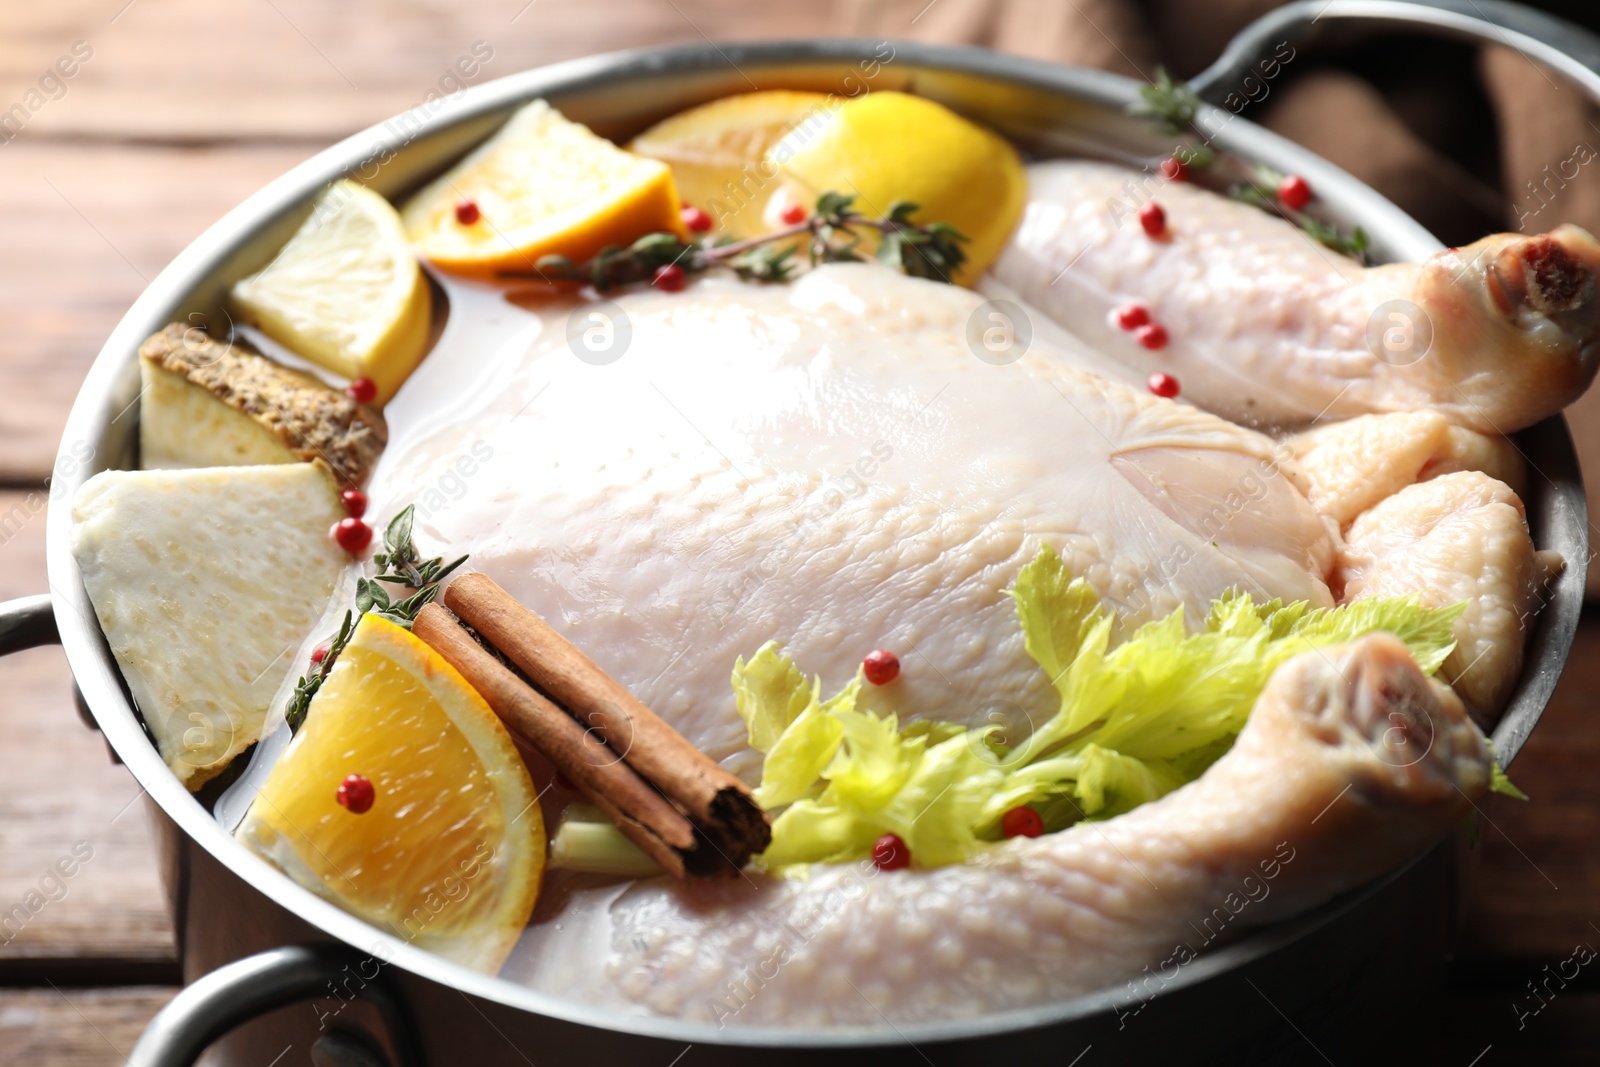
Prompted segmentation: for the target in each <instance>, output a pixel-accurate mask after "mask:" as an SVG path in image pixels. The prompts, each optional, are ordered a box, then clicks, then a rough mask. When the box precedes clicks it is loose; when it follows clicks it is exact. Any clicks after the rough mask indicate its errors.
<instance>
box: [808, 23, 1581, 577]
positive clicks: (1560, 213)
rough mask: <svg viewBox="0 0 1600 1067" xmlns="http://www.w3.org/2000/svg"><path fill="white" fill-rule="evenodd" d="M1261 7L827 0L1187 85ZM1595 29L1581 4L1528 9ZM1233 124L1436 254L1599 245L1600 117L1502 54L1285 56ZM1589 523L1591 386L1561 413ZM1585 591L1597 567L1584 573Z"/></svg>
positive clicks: (1443, 51)
mask: <svg viewBox="0 0 1600 1067" xmlns="http://www.w3.org/2000/svg"><path fill="white" fill-rule="evenodd" d="M1277 6H1278V4H1277V3H1275V2H1272V0H1205V2H1198V0H933V2H932V3H929V2H928V0H838V2H837V4H836V7H835V12H836V14H837V15H839V16H841V17H842V21H843V22H844V23H845V25H844V27H843V29H844V31H845V32H849V33H853V34H859V35H862V36H872V37H893V38H902V39H905V38H909V39H912V40H922V41H928V42H938V43H955V44H975V45H985V46H988V47H991V48H995V49H999V50H1001V51H1007V52H1014V53H1017V54H1019V55H1025V56H1029V57H1032V58H1035V59H1046V60H1054V61H1057V62H1062V63H1073V64H1078V65H1081V66H1091V67H1098V68H1100V69H1103V70H1109V71H1113V72H1115V73H1118V74H1125V75H1128V76H1130V77H1134V78H1140V79H1143V80H1146V81H1148V80H1151V79H1152V78H1153V77H1154V76H1155V70H1156V66H1157V64H1161V65H1164V66H1165V67H1166V68H1167V69H1168V70H1169V71H1171V72H1172V73H1173V75H1174V76H1176V77H1185V78H1187V77H1192V76H1194V75H1195V74H1197V73H1199V72H1200V71H1201V70H1204V69H1205V67H1206V66H1207V65H1209V64H1210V63H1211V62H1212V60H1214V59H1215V58H1216V57H1217V56H1218V55H1220V54H1221V53H1222V50H1223V48H1224V47H1225V46H1226V45H1227V43H1228V41H1229V40H1230V39H1231V38H1232V37H1233V36H1234V35H1235V34H1236V33H1238V32H1239V31H1240V30H1241V29H1243V28H1244V27H1245V26H1246V25H1247V24H1248V23H1250V22H1251V21H1253V20H1254V19H1256V18H1258V17H1259V16H1261V15H1262V14H1265V13H1266V12H1268V11H1270V10H1271V9H1273V8H1274V7H1277ZM1529 6H1532V7H1539V8H1543V9H1545V10H1548V11H1549V12H1550V13H1552V14H1556V15H1559V16H1561V17H1564V18H1567V19H1569V20H1572V21H1575V22H1579V23H1586V24H1588V28H1589V29H1590V31H1591V32H1600V5H1596V4H1594V2H1593V0H1571V2H1569V3H1566V4H1562V3H1559V2H1547V3H1534V4H1530V5H1529ZM1244 114H1245V115H1246V117H1248V118H1250V119H1252V120H1254V121H1256V122H1259V123H1261V124H1263V125H1265V126H1267V127H1268V128H1270V129H1272V130H1274V131H1276V132H1277V133H1280V134H1282V135H1284V136H1285V137H1288V138H1289V139H1291V140H1293V141H1296V142H1297V143H1299V144H1301V145H1304V146H1305V147H1307V148H1309V149H1311V150H1312V151H1314V152H1316V153H1317V154H1318V155H1320V156H1322V157H1324V158H1326V159H1328V160H1330V161H1332V162H1333V163H1335V164H1337V165H1338V166H1340V167H1342V168H1344V169H1345V170H1347V171H1349V172H1350V173H1351V174H1352V175H1354V176H1355V177H1357V178H1359V179H1360V180H1362V181H1364V182H1366V183H1367V184H1368V185H1371V186H1372V187H1373V188H1375V189H1377V190H1378V191H1379V192H1380V193H1382V194H1384V195H1385V196H1387V197H1388V198H1389V199H1391V200H1393V201H1394V202H1395V203H1396V204H1398V205H1399V206H1400V207H1401V208H1402V209H1404V210H1405V211H1407V212H1408V213H1409V214H1411V215H1412V216H1413V217H1414V218H1416V219H1417V221H1419V222H1421V223H1422V224H1423V225H1424V226H1426V227H1428V229H1430V230H1431V231H1433V233H1434V234H1436V235H1437V236H1438V237H1439V239H1440V240H1441V241H1443V242H1444V243H1446V244H1449V245H1462V244H1467V243H1469V242H1471V241H1473V240H1475V239H1476V238H1478V237H1481V236H1483V235H1484V234H1486V233H1492V232H1495V231H1498V230H1507V231H1524V232H1528V233H1539V232H1543V231H1546V230H1550V229H1553V228H1554V227H1556V226H1557V225H1559V224H1561V223H1564V222H1572V223H1576V224H1578V225H1579V226H1582V227H1584V228H1585V229H1587V230H1589V231H1590V232H1592V233H1595V234H1600V151H1597V150H1600V108H1596V107H1595V106H1594V105H1592V104H1591V103H1589V102H1588V101H1587V100H1586V98H1585V97H1584V95H1583V93H1582V91H1581V90H1579V89H1578V88H1577V87H1575V86H1573V85H1571V84H1569V83H1567V82H1565V81H1564V80H1563V79H1562V78H1561V77H1560V76H1559V75H1557V74H1554V73H1553V72H1551V71H1549V70H1548V69H1546V68H1544V67H1542V66H1540V65H1538V64H1536V63H1534V62H1533V61H1532V60H1531V59H1529V58H1527V57H1526V56H1525V55H1523V54H1521V53H1519V52H1516V51H1513V50H1511V49H1509V48H1504V47H1500V46H1498V45H1493V46H1482V47H1480V46H1475V45H1471V44H1466V43H1458V42H1444V41H1439V40H1429V39H1425V38H1422V37H1419V36H1416V35H1387V34H1386V35H1380V36H1375V37H1369V38H1364V39H1360V40H1352V41H1350V42H1349V43H1345V44H1341V45H1338V46H1324V45H1318V46H1316V47H1306V48H1303V49H1301V51H1300V53H1299V54H1298V55H1297V57H1296V59H1295V60H1294V62H1292V63H1291V64H1288V65H1286V66H1285V67H1284V69H1283V74H1282V75H1281V76H1280V77H1279V78H1277V79H1275V80H1274V81H1273V82H1272V83H1271V85H1270V87H1269V92H1268V94H1267V95H1266V96H1265V97H1264V98H1262V99H1261V100H1260V101H1259V102H1258V103H1256V104H1252V105H1250V106H1249V107H1248V108H1247V109H1246V110H1245V112H1244ZM1569 422H1570V425H1571V427H1572V431H1573V436H1574V437H1575V439H1576V440H1577V444H1578V453H1579V457H1580V459H1582V460H1584V461H1585V462H1584V466H1585V468H1586V469H1587V470H1588V473H1589V477H1588V482H1589V486H1590V491H1589V512H1590V521H1591V524H1593V523H1595V522H1596V521H1600V388H1596V389H1591V390H1590V391H1589V394H1588V395H1587V396H1585V397H1584V398H1583V399H1582V400H1580V401H1578V403H1577V404H1575V405H1574V406H1573V408H1572V409H1571V410H1570V411H1569ZM1589 588H1590V592H1591V595H1595V594H1597V593H1600V568H1595V569H1592V570H1591V574H1590V581H1589Z"/></svg>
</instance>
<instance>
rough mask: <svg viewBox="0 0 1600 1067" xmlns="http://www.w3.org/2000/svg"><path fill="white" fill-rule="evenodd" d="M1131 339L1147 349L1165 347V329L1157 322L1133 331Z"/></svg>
mask: <svg viewBox="0 0 1600 1067" xmlns="http://www.w3.org/2000/svg"><path fill="white" fill-rule="evenodd" d="M1133 339H1134V340H1135V341H1138V342H1139V343H1140V344H1142V345H1144V346H1145V347H1146V348H1149V349H1160V348H1166V347H1167V328H1166V327H1165V326H1163V325H1161V324H1160V323H1159V322H1152V323H1149V324H1147V325H1144V326H1141V327H1139V328H1138V329H1137V330H1134V331H1133Z"/></svg>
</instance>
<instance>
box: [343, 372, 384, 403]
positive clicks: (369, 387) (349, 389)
mask: <svg viewBox="0 0 1600 1067" xmlns="http://www.w3.org/2000/svg"><path fill="white" fill-rule="evenodd" d="M344 391H345V395H347V396H348V397H349V398H350V399H351V400H354V401H355V402H356V403H357V404H370V403H372V402H373V401H374V400H376V399H378V383H377V382H375V381H373V380H372V379H371V378H357V379H355V380H354V381H353V382H351V383H350V384H349V385H347V386H345V387H344Z"/></svg>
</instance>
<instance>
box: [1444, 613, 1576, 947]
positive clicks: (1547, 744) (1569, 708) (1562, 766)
mask: <svg viewBox="0 0 1600 1067" xmlns="http://www.w3.org/2000/svg"><path fill="white" fill-rule="evenodd" d="M1597 691H1600V622H1597V621H1593V620H1591V621H1587V622H1585V624H1584V625H1583V626H1582V628H1580V629H1579V631H1578V638H1577V641H1576V642H1575V643H1574V646H1573V649H1572V655H1571V656H1570V657H1569V658H1568V660H1567V666H1566V672H1565V673H1564V675H1563V676H1562V679H1561V684H1560V685H1559V686H1557V688H1556V692H1555V696H1554V697H1553V698H1552V700H1551V702H1550V706H1549V707H1548V708H1547V709H1546V711H1545V713H1544V717H1543V718H1542V719H1541V720H1540V722H1539V726H1538V728H1537V729H1536V730H1534V732H1533V735H1532V736H1531V737H1530V738H1529V739H1528V743H1527V745H1526V747H1524V748H1523V750H1522V752H1521V754H1520V755H1519V756H1518V757H1517V760H1516V762H1515V763H1514V764H1513V765H1512V767H1511V771H1510V773H1511V778H1512V780H1513V781H1515V782H1516V783H1517V784H1518V786H1520V787H1521V788H1522V790H1523V791H1524V792H1526V793H1527V794H1528V795H1529V797H1530V798H1531V799H1530V800H1529V801H1528V802H1526V803H1524V802H1522V801H1517V800H1513V799H1511V798H1509V797H1501V796H1495V797H1490V798H1489V799H1488V800H1487V801H1484V802H1483V803H1482V804H1481V808H1482V811H1483V814H1484V816H1485V824H1484V826H1483V834H1484V848H1483V866H1482V868H1481V870H1480V871H1479V877H1478V879H1477V882H1476V884H1475V885H1474V887H1473V896H1472V903H1471V910H1470V913H1469V918H1468V922H1467V928H1466V936H1465V945H1464V952H1463V955H1464V956H1465V957H1466V958H1467V959H1469V960H1479V961H1481V960H1495V959H1500V960H1504V959H1514V960H1519V961H1541V962H1552V963H1553V962H1555V961H1557V960H1560V959H1563V958H1565V957H1566V956H1567V955H1568V954H1569V953H1570V952H1571V951H1572V950H1573V948H1574V946H1575V944H1576V943H1577V942H1579V941H1587V942H1589V943H1590V944H1593V945H1594V946H1596V947H1597V948H1600V929H1597V928H1596V925H1595V924H1597V923H1600V912H1597V911H1596V909H1595V902H1596V901H1600V853H1597V852H1596V850H1595V848H1594V842H1595V841H1597V840H1600V778H1597V777H1596V775H1595V767H1597V766H1600V731H1597V730H1596V729H1595V724H1594V714H1593V713H1594V695H1595V693H1596V692H1597Z"/></svg>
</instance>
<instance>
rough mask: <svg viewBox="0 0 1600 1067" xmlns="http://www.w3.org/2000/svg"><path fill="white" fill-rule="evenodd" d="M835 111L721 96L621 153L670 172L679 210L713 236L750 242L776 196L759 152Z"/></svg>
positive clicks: (777, 93)
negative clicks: (701, 213) (707, 225)
mask: <svg viewBox="0 0 1600 1067" xmlns="http://www.w3.org/2000/svg"><path fill="white" fill-rule="evenodd" d="M837 106H838V105H833V106H832V107H830V103H829V97H828V96H827V95H826V94H825V93H808V92H798V91H795V90H790V89H768V90H763V91H761V92H754V93H740V94H738V95H737V96H725V97H723V98H722V99H720V100H713V101H711V102H710V103H709V104H701V105H700V106H699V107H692V108H690V109H689V110H687V111H680V112H678V113H677V114H676V115H673V116H671V117H670V118H666V119H663V120H661V121H660V122H658V123H656V124H655V125H654V126H652V127H650V128H649V129H648V130H646V131H644V132H643V133H641V134H640V135H639V136H638V137H635V138H634V139H633V142H632V143H631V144H629V145H628V148H629V150H630V151H633V152H637V153H638V154H639V155H641V156H649V157H650V158H651V159H659V160H661V161H662V162H663V163H666V164H667V165H668V166H670V167H671V168H672V178H673V181H675V182H676V183H677V185H678V192H679V193H680V194H681V195H682V196H683V201H684V203H686V204H693V205H695V206H696V207H699V208H702V209H704V210H705V211H706V213H707V214H709V215H710V216H711V220H712V222H713V223H714V224H715V228H716V230H717V232H719V233H726V234H728V235H729V236H731V237H754V236H756V235H757V234H760V233H763V232H765V231H766V230H767V229H768V227H767V226H766V225H765V224H764V223H763V222H762V218H761V212H762V209H763V208H764V207H765V206H766V203H767V200H768V199H769V198H770V197H771V196H772V194H773V193H774V192H775V191H776V190H777V188H778V181H777V178H778V171H777V168H776V167H775V166H774V165H772V164H769V163H767V162H765V160H766V155H767V152H768V151H769V150H770V149H771V148H772V146H773V145H775V144H777V143H778V142H779V141H781V140H783V138H784V137H785V136H786V135H787V134H789V133H791V132H792V131H794V130H796V129H810V130H815V129H818V128H820V127H821V126H822V124H823V123H825V122H826V121H827V120H828V119H829V118H830V117H831V116H832V114H833V109H834V108H836V107H837Z"/></svg>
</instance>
